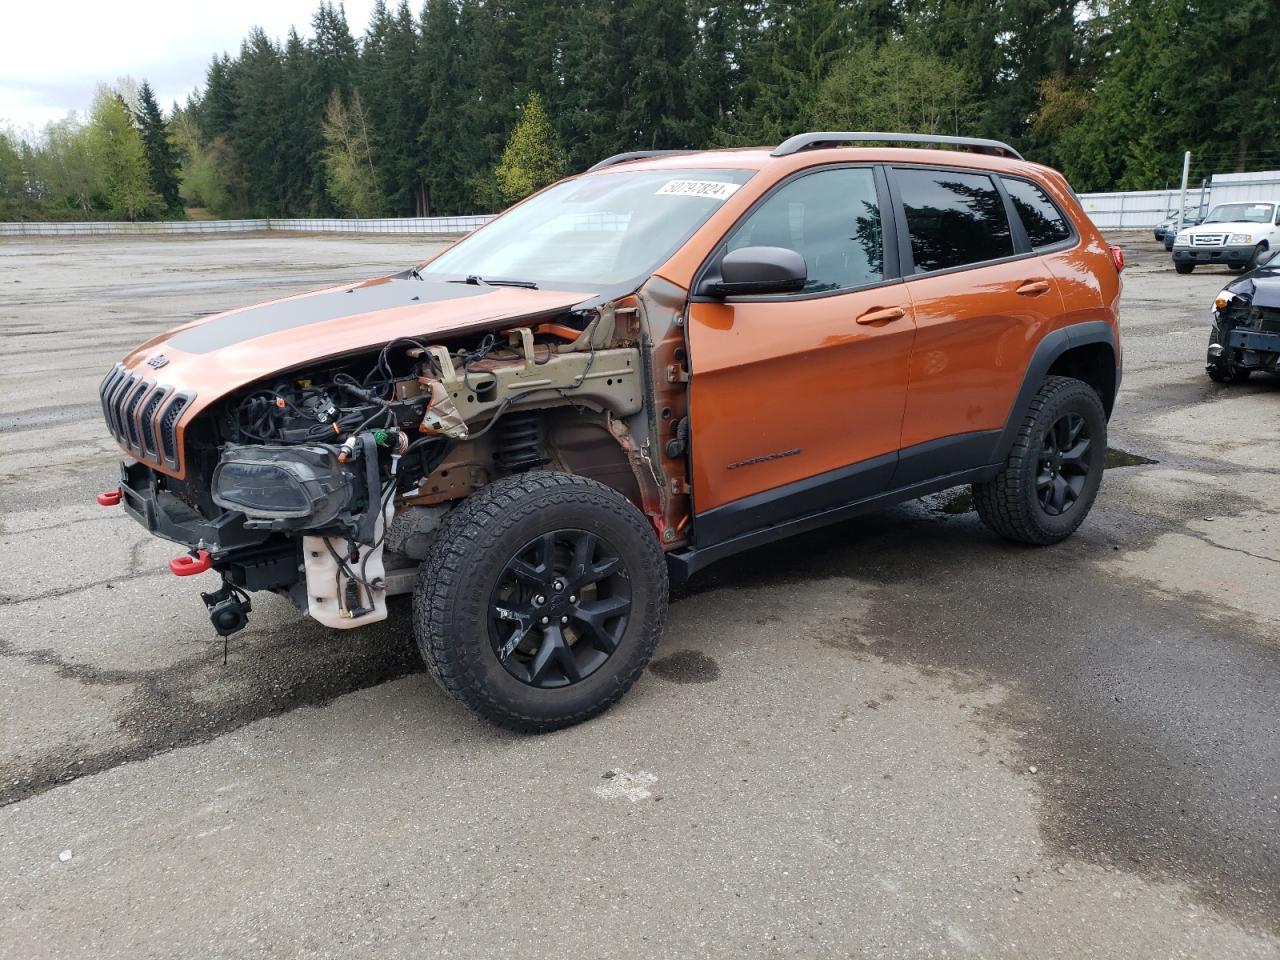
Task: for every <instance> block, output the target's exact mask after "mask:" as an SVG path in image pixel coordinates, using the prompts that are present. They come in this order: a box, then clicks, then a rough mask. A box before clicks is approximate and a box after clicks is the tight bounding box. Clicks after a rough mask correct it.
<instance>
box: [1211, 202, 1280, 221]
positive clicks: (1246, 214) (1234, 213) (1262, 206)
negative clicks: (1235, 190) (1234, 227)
mask: <svg viewBox="0 0 1280 960" xmlns="http://www.w3.org/2000/svg"><path fill="white" fill-rule="evenodd" d="M1273 212H1274V205H1273V204H1270V203H1220V204H1218V205H1217V206H1216V207H1214V208H1213V209H1212V210H1211V211H1210V212H1209V216H1207V217H1205V221H1204V222H1205V223H1270V222H1271V214H1272V213H1273Z"/></svg>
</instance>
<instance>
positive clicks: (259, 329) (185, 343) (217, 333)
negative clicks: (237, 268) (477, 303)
mask: <svg viewBox="0 0 1280 960" xmlns="http://www.w3.org/2000/svg"><path fill="white" fill-rule="evenodd" d="M494 289H495V288H493V287H486V286H477V285H472V284H466V283H444V282H430V281H424V280H410V279H400V278H392V279H389V280H386V281H381V282H373V283H364V284H357V285H354V286H351V287H348V288H345V289H343V290H337V291H326V292H321V293H313V294H310V295H307V296H301V297H293V298H292V299H289V300H273V301H271V302H270V303H263V304H260V305H258V306H256V307H246V308H245V309H243V310H237V311H235V312H233V313H228V314H224V315H222V316H219V317H213V318H212V319H209V320H206V321H205V322H203V323H198V324H196V325H195V326H192V327H188V328H187V329H185V330H181V331H179V332H178V333H175V334H174V335H173V336H172V337H170V338H169V345H170V346H173V347H175V348H177V349H179V350H184V351H186V352H187V353H212V352H213V351H215V350H222V349H224V348H226V347H230V346H232V345H234V344H237V343H242V342H243V341H246V340H254V339H256V338H258V337H263V336H266V335H267V334H272V333H279V332H281V331H282V330H294V329H299V328H303V327H308V326H310V325H312V324H315V323H324V322H326V321H329V320H339V319H341V318H343V317H353V316H358V315H361V314H367V313H374V312H377V311H380V310H391V309H394V308H396V307H408V306H413V305H414V304H425V303H439V302H442V301H446V300H462V299H466V298H470V297H480V296H484V295H486V294H489V293H492V292H493V291H494Z"/></svg>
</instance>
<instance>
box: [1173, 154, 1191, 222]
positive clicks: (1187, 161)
mask: <svg viewBox="0 0 1280 960" xmlns="http://www.w3.org/2000/svg"><path fill="white" fill-rule="evenodd" d="M1190 173H1191V151H1190V150H1188V151H1187V152H1186V153H1184V154H1183V155H1182V192H1181V193H1180V194H1179V195H1178V209H1177V211H1176V212H1175V213H1174V217H1175V221H1174V222H1175V226H1174V228H1173V229H1174V233H1175V234H1176V233H1177V232H1178V231H1179V230H1181V229H1182V211H1184V210H1186V209H1187V176H1188V174H1190Z"/></svg>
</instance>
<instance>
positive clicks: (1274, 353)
mask: <svg viewBox="0 0 1280 960" xmlns="http://www.w3.org/2000/svg"><path fill="white" fill-rule="evenodd" d="M1205 367H1206V370H1207V371H1208V373H1209V375H1210V376H1211V377H1212V378H1213V379H1215V380H1219V381H1240V380H1243V379H1245V378H1247V377H1248V375H1249V374H1250V373H1252V372H1253V371H1255V370H1262V371H1267V372H1270V373H1280V270H1278V269H1275V268H1270V267H1268V268H1264V269H1262V270H1258V271H1255V273H1254V274H1251V275H1250V276H1247V277H1242V278H1240V279H1239V280H1236V281H1234V282H1232V283H1230V284H1228V285H1227V287H1226V288H1225V289H1223V290H1222V292H1221V293H1219V294H1218V296H1217V298H1216V299H1215V300H1214V309H1213V329H1212V332H1211V334H1210V337H1209V349H1208V355H1207V357H1206V363H1205Z"/></svg>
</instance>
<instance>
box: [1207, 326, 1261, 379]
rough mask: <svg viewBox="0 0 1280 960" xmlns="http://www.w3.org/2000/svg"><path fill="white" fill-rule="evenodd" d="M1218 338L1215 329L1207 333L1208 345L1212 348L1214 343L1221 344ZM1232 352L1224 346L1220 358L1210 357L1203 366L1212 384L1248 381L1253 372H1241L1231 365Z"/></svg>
mask: <svg viewBox="0 0 1280 960" xmlns="http://www.w3.org/2000/svg"><path fill="white" fill-rule="evenodd" d="M1219 336H1220V334H1219V333H1218V331H1217V328H1214V330H1213V331H1211V332H1210V333H1209V345H1210V346H1213V344H1215V343H1221V342H1222V341H1221V340H1219V339H1218V337H1219ZM1233 352H1234V351H1232V349H1231V348H1230V347H1227V346H1225V345H1224V346H1223V350H1222V356H1220V357H1212V358H1210V359H1209V361H1208V362H1207V363H1206V364H1205V365H1204V369H1205V372H1206V373H1207V374H1209V379H1210V380H1212V381H1213V382H1214V383H1244V382H1245V381H1246V380H1248V379H1249V374H1250V373H1252V372H1253V371H1252V370H1241V369H1240V368H1239V367H1237V366H1236V365H1235V364H1234V363H1232V362H1231V356H1232V353H1233Z"/></svg>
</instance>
